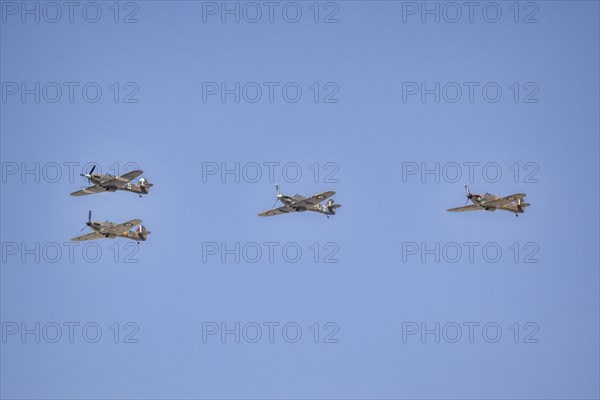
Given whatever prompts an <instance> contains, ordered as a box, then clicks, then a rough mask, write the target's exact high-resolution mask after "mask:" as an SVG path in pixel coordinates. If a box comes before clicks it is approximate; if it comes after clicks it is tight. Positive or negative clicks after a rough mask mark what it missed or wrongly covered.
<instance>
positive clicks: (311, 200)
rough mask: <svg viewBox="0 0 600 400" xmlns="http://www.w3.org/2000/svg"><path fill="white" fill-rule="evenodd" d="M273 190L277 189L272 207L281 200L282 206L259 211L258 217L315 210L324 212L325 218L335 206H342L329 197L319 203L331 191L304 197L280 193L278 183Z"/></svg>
mask: <svg viewBox="0 0 600 400" xmlns="http://www.w3.org/2000/svg"><path fill="white" fill-rule="evenodd" d="M275 190H276V191H277V196H276V197H277V200H275V204H273V207H275V205H276V204H277V202H278V201H281V202H282V203H283V206H281V207H279V208H275V209H272V210H269V211H265V212H263V213H260V214H258V216H259V217H270V216H272V215H279V214H288V213H291V212H304V211H315V212H319V213H321V214H325V215H326V216H327V218H329V216H330V215H334V214H335V210H336V209H337V208H340V207H341V206H342V205H341V204H334V201H333V199H329V201H327V203H325V204H324V205H323V204H320V203H321V202H322V201H323V200H325V199H328V198H330V197H331V196H333V195H334V194H335V192H333V191H328V192H323V193H319V194H315V195H314V196H311V197H304V196H302V195H299V194H296V195H294V196H286V195H284V194H281V193H280V192H279V185H275Z"/></svg>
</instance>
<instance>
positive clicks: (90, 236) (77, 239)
mask: <svg viewBox="0 0 600 400" xmlns="http://www.w3.org/2000/svg"><path fill="white" fill-rule="evenodd" d="M103 237H104V235H102V234H100V233H98V232H92V233H88V234H87V235H82V236H77V237H74V238H73V239H71V240H72V241H74V242H81V241H83V240H94V239H100V238H103Z"/></svg>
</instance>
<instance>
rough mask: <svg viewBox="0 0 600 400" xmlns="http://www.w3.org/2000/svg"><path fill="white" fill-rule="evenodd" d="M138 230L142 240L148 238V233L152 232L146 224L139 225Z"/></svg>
mask: <svg viewBox="0 0 600 400" xmlns="http://www.w3.org/2000/svg"><path fill="white" fill-rule="evenodd" d="M136 232H137V235H138V237H139V238H140V240H146V239H147V238H148V235H149V234H150V231H149V230H148V229H146V227H145V226H144V225H140V226H138V228H137V231H136Z"/></svg>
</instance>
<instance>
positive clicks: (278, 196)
mask: <svg viewBox="0 0 600 400" xmlns="http://www.w3.org/2000/svg"><path fill="white" fill-rule="evenodd" d="M275 191H276V192H277V195H276V196H275V197H277V199H275V203H273V207H275V206H276V205H277V202H278V201H279V200H281V198H282V197H283V195H282V194H281V193H280V192H279V183H276V184H275ZM273 207H271V208H273Z"/></svg>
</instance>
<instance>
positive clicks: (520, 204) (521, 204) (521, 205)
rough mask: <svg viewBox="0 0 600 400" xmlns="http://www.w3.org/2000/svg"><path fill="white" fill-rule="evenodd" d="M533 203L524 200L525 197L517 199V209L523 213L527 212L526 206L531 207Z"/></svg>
mask: <svg viewBox="0 0 600 400" xmlns="http://www.w3.org/2000/svg"><path fill="white" fill-rule="evenodd" d="M530 205H531V204H529V203H525V202H523V199H517V210H518V211H519V212H521V213H524V212H525V207H529V206H530Z"/></svg>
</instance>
